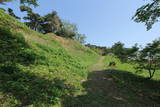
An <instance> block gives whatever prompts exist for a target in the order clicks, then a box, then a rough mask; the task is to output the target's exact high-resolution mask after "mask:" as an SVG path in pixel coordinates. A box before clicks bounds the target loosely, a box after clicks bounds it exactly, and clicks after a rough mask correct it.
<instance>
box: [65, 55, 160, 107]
mask: <svg viewBox="0 0 160 107" xmlns="http://www.w3.org/2000/svg"><path fill="white" fill-rule="evenodd" d="M104 59H105V57H101V58H100V59H99V61H98V62H97V64H95V65H93V66H92V71H91V72H90V73H89V76H88V80H87V81H84V82H83V83H82V85H83V87H84V88H85V89H86V90H85V92H86V94H84V95H79V96H76V97H73V98H72V102H71V103H67V104H66V105H65V107H160V105H159V104H158V103H156V102H155V101H153V100H151V99H150V98H149V97H148V96H147V95H146V96H144V95H143V93H141V92H140V93H137V91H140V90H141V89H142V88H144V87H138V88H134V85H133V84H132V80H131V81H130V85H133V89H132V87H129V86H128V85H127V86H122V87H119V86H118V85H117V83H116V82H115V80H114V79H115V78H117V79H118V78H119V74H117V73H118V72H121V71H115V70H104ZM113 72H114V73H113ZM120 75H121V74H120ZM122 75H126V77H128V76H129V77H132V78H134V79H135V78H136V79H137V77H134V76H130V74H129V75H128V74H125V73H124V74H123V73H122ZM126 77H125V78H123V79H124V80H120V82H123V81H124V82H125V79H126V80H127V78H126ZM133 81H135V80H133ZM117 82H118V81H117ZM126 82H128V81H126Z"/></svg>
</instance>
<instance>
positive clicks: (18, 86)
mask: <svg viewBox="0 0 160 107" xmlns="http://www.w3.org/2000/svg"><path fill="white" fill-rule="evenodd" d="M73 91H74V87H73V86H71V85H69V84H66V83H65V81H64V80H61V79H58V78H52V79H46V78H43V77H40V76H37V75H36V74H34V73H32V72H30V71H27V72H24V71H23V72H18V73H12V74H7V73H3V72H0V92H2V93H3V95H7V96H8V97H12V98H14V101H17V103H15V104H14V103H13V102H12V104H13V105H15V106H16V107H22V106H28V105H36V106H38V104H40V105H43V104H46V105H49V104H55V103H58V102H59V101H60V100H61V98H62V97H64V96H66V95H70V94H71V93H72V92H73ZM5 101H7V97H4V99H1V101H0V103H1V104H3V103H4V102H5ZM9 103H10V102H9ZM10 106H11V105H10Z"/></svg>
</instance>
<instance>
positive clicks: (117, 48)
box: [112, 42, 124, 60]
mask: <svg viewBox="0 0 160 107" xmlns="http://www.w3.org/2000/svg"><path fill="white" fill-rule="evenodd" d="M112 52H113V54H114V55H115V56H117V57H118V58H120V59H121V60H123V59H124V44H123V43H121V42H117V43H115V44H114V45H113V46H112Z"/></svg>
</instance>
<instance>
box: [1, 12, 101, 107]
mask: <svg viewBox="0 0 160 107" xmlns="http://www.w3.org/2000/svg"><path fill="white" fill-rule="evenodd" d="M0 20H1V21H0V38H1V39H0V44H1V45H0V50H1V51H0V58H3V60H2V61H1V62H0V82H1V84H0V99H1V100H0V106H3V107H7V106H10V107H11V106H16V107H17V106H29V105H30V106H31V105H32V106H51V105H55V104H58V105H60V102H61V101H62V100H63V98H64V97H65V96H68V95H69V96H72V95H76V94H78V93H80V91H81V90H83V88H82V86H81V84H80V81H82V80H85V79H86V77H87V71H88V69H87V68H88V66H89V65H91V64H94V63H96V60H97V59H98V58H99V56H98V55H97V54H96V53H95V52H94V51H92V50H90V49H89V48H86V47H84V46H82V45H81V44H80V43H78V42H75V41H73V40H70V39H68V41H73V42H70V45H68V47H69V48H68V50H67V48H64V47H63V45H62V43H61V42H60V41H57V40H56V39H54V36H53V37H52V36H49V35H43V34H40V33H37V32H35V31H32V30H30V29H29V28H28V27H27V26H26V25H24V24H23V23H21V22H18V21H17V20H16V19H14V18H13V17H10V16H9V15H8V14H6V13H5V12H4V11H3V10H0ZM66 41H67V40H66ZM71 46H73V47H71ZM77 53H79V54H77ZM83 54H84V55H83ZM87 59H88V60H87Z"/></svg>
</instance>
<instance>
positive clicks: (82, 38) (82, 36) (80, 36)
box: [73, 33, 86, 44]
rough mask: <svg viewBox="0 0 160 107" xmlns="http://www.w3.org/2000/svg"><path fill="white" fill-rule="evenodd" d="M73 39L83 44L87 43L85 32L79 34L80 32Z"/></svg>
mask: <svg viewBox="0 0 160 107" xmlns="http://www.w3.org/2000/svg"><path fill="white" fill-rule="evenodd" d="M73 39H74V40H76V41H78V42H79V43H81V44H84V43H85V39H86V35H85V34H79V33H77V34H76V35H75V36H74V37H73Z"/></svg>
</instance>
